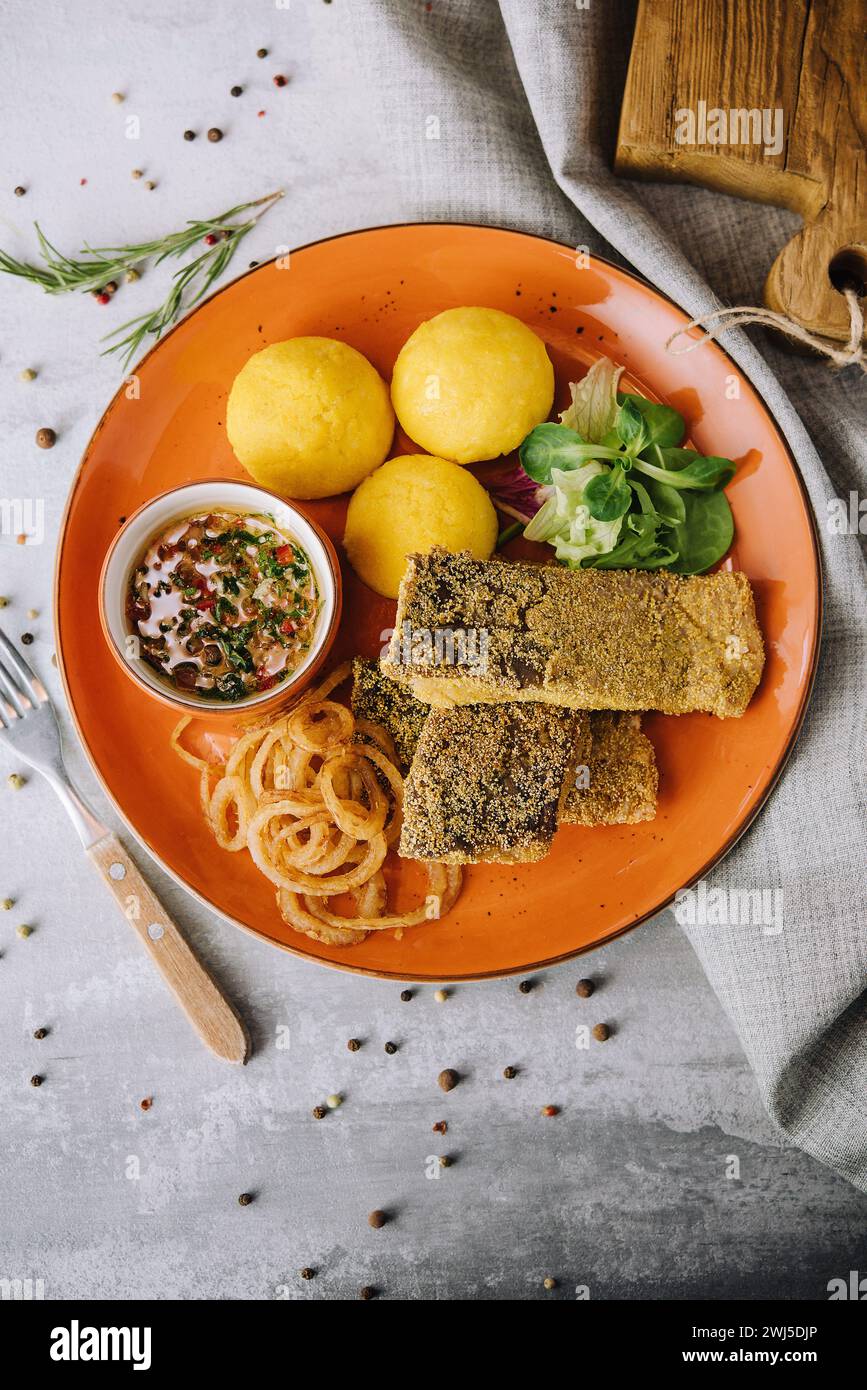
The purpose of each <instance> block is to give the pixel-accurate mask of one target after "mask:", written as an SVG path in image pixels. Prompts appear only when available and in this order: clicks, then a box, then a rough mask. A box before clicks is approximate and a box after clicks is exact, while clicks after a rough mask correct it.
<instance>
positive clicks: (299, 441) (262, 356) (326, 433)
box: [226, 338, 394, 497]
mask: <svg viewBox="0 0 867 1390" xmlns="http://www.w3.org/2000/svg"><path fill="white" fill-rule="evenodd" d="M226 431H227V433H228V436H229V443H230V444H231V446H232V448H233V449H234V451H235V454H236V455H237V458H238V460H239V462H240V463H242V464H243V465H244V467H245V468H246V469H247V472H248V473H251V474H252V476H253V477H254V478H255V479H256V482H257V483H259V484H260V485H261V486H262V487H268V488H271V489H272V490H273V491H274V492H279V493H282V494H283V495H284V496H285V497H331V496H333V495H334V494H335V493H338V492H348V491H349V490H350V489H351V488H354V487H356V486H357V485H358V483H360V482H361V480H362V478H366V477H367V475H368V473H371V472H373V469H374V468H377V467H378V466H379V464H381V463H382V460H383V459H384V458H385V456H386V454H387V453H388V451H389V448H390V447H391V439H392V435H393V434H394V414H393V412H392V409H391V403H390V401H389V398H388V387H387V386H386V384H385V382H384V381H383V379H382V377H381V376H380V375H379V373H378V372H377V370H376V368H375V367H372V366H371V364H370V363H369V362H368V360H367V358H366V357H362V355H361V353H360V352H356V350H355V348H352V347H349V346H348V345H347V344H346V343H340V342H338V341H337V340H336V339H334V338H290V339H289V340H288V341H287V342H285V343H272V344H271V346H270V347H266V348H262V351H261V352H254V354H253V356H252V357H250V358H249V359H248V361H246V362H245V363H244V366H243V367H242V368H241V370H240V372H239V373H238V375H237V376H236V377H235V380H234V383H233V385H232V389H231V391H230V392H229V404H228V407H227V411H226Z"/></svg>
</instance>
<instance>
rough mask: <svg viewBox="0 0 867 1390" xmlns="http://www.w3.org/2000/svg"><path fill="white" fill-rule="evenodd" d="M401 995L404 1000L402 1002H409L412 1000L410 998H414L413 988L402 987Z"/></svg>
mask: <svg viewBox="0 0 867 1390" xmlns="http://www.w3.org/2000/svg"><path fill="white" fill-rule="evenodd" d="M400 997H401V1000H402V1002H403V1003H404V1004H408V1003H409V1001H410V999H411V998H412V990H411V989H402V990H401V991H400Z"/></svg>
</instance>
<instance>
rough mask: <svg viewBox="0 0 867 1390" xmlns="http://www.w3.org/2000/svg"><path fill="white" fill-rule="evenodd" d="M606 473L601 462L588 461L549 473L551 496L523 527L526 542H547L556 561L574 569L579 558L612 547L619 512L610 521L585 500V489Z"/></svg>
mask: <svg viewBox="0 0 867 1390" xmlns="http://www.w3.org/2000/svg"><path fill="white" fill-rule="evenodd" d="M609 472H610V470H609V469H607V468H606V467H605V466H604V465H603V464H601V463H596V462H594V461H592V460H591V461H590V462H589V463H585V464H584V465H583V466H582V467H581V468H573V469H568V470H566V471H561V470H560V469H559V468H555V469H554V470H553V471H552V475H551V486H552V492H551V496H550V497H548V498H547V499H546V501H545V502H543V504H542V506H541V507H540V508H539V510H538V512H537V513H536V515H535V516H534V517H533V520H532V521H531V522H530V524H529V525H528V526H527V527H526V528H525V530H524V536H525V538H526V539H527V540H528V541H547V542H548V544H549V545H552V546H553V547H554V553H555V554H556V556H557V559H558V560H563V561H565V563H566V564H568V565H571V566H572V567H573V568H576V569H577V567H578V566H579V565H580V564H581V562H582V560H585V559H588V558H592V557H593V556H596V555H604V554H606V553H607V552H608V551H610V550H612V549H613V548H614V545H615V544H616V542H617V537H618V535H619V532H620V528H621V525H622V514H621V515H619V516H617V517H613V518H611V519H610V520H605V519H599V518H597V517H594V516H593V515H592V513H591V511H590V507H589V506H588V504H587V500H586V489H587V487H588V485H589V484H590V483H592V482H593V481H594V479H596V478H600V477H602V476H603V475H605V474H608V473H609Z"/></svg>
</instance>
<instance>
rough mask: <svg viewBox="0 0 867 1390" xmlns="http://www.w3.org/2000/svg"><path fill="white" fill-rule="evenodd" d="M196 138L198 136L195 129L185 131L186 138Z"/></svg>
mask: <svg viewBox="0 0 867 1390" xmlns="http://www.w3.org/2000/svg"><path fill="white" fill-rule="evenodd" d="M195 138H196V132H195V131H194V130H185V131H184V139H185V140H195Z"/></svg>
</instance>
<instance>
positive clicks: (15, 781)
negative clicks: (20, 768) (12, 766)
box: [6, 772, 24, 792]
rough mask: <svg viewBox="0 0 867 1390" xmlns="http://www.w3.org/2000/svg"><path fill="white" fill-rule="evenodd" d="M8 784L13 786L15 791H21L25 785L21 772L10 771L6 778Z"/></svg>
mask: <svg viewBox="0 0 867 1390" xmlns="http://www.w3.org/2000/svg"><path fill="white" fill-rule="evenodd" d="M6 785H7V786H8V787H11V789H12V791H14V792H17V791H20V790H21V788H22V787H23V786H24V778H23V777H22V776H21V773H20V772H10V773H9V776H8V777H7V778H6Z"/></svg>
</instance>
